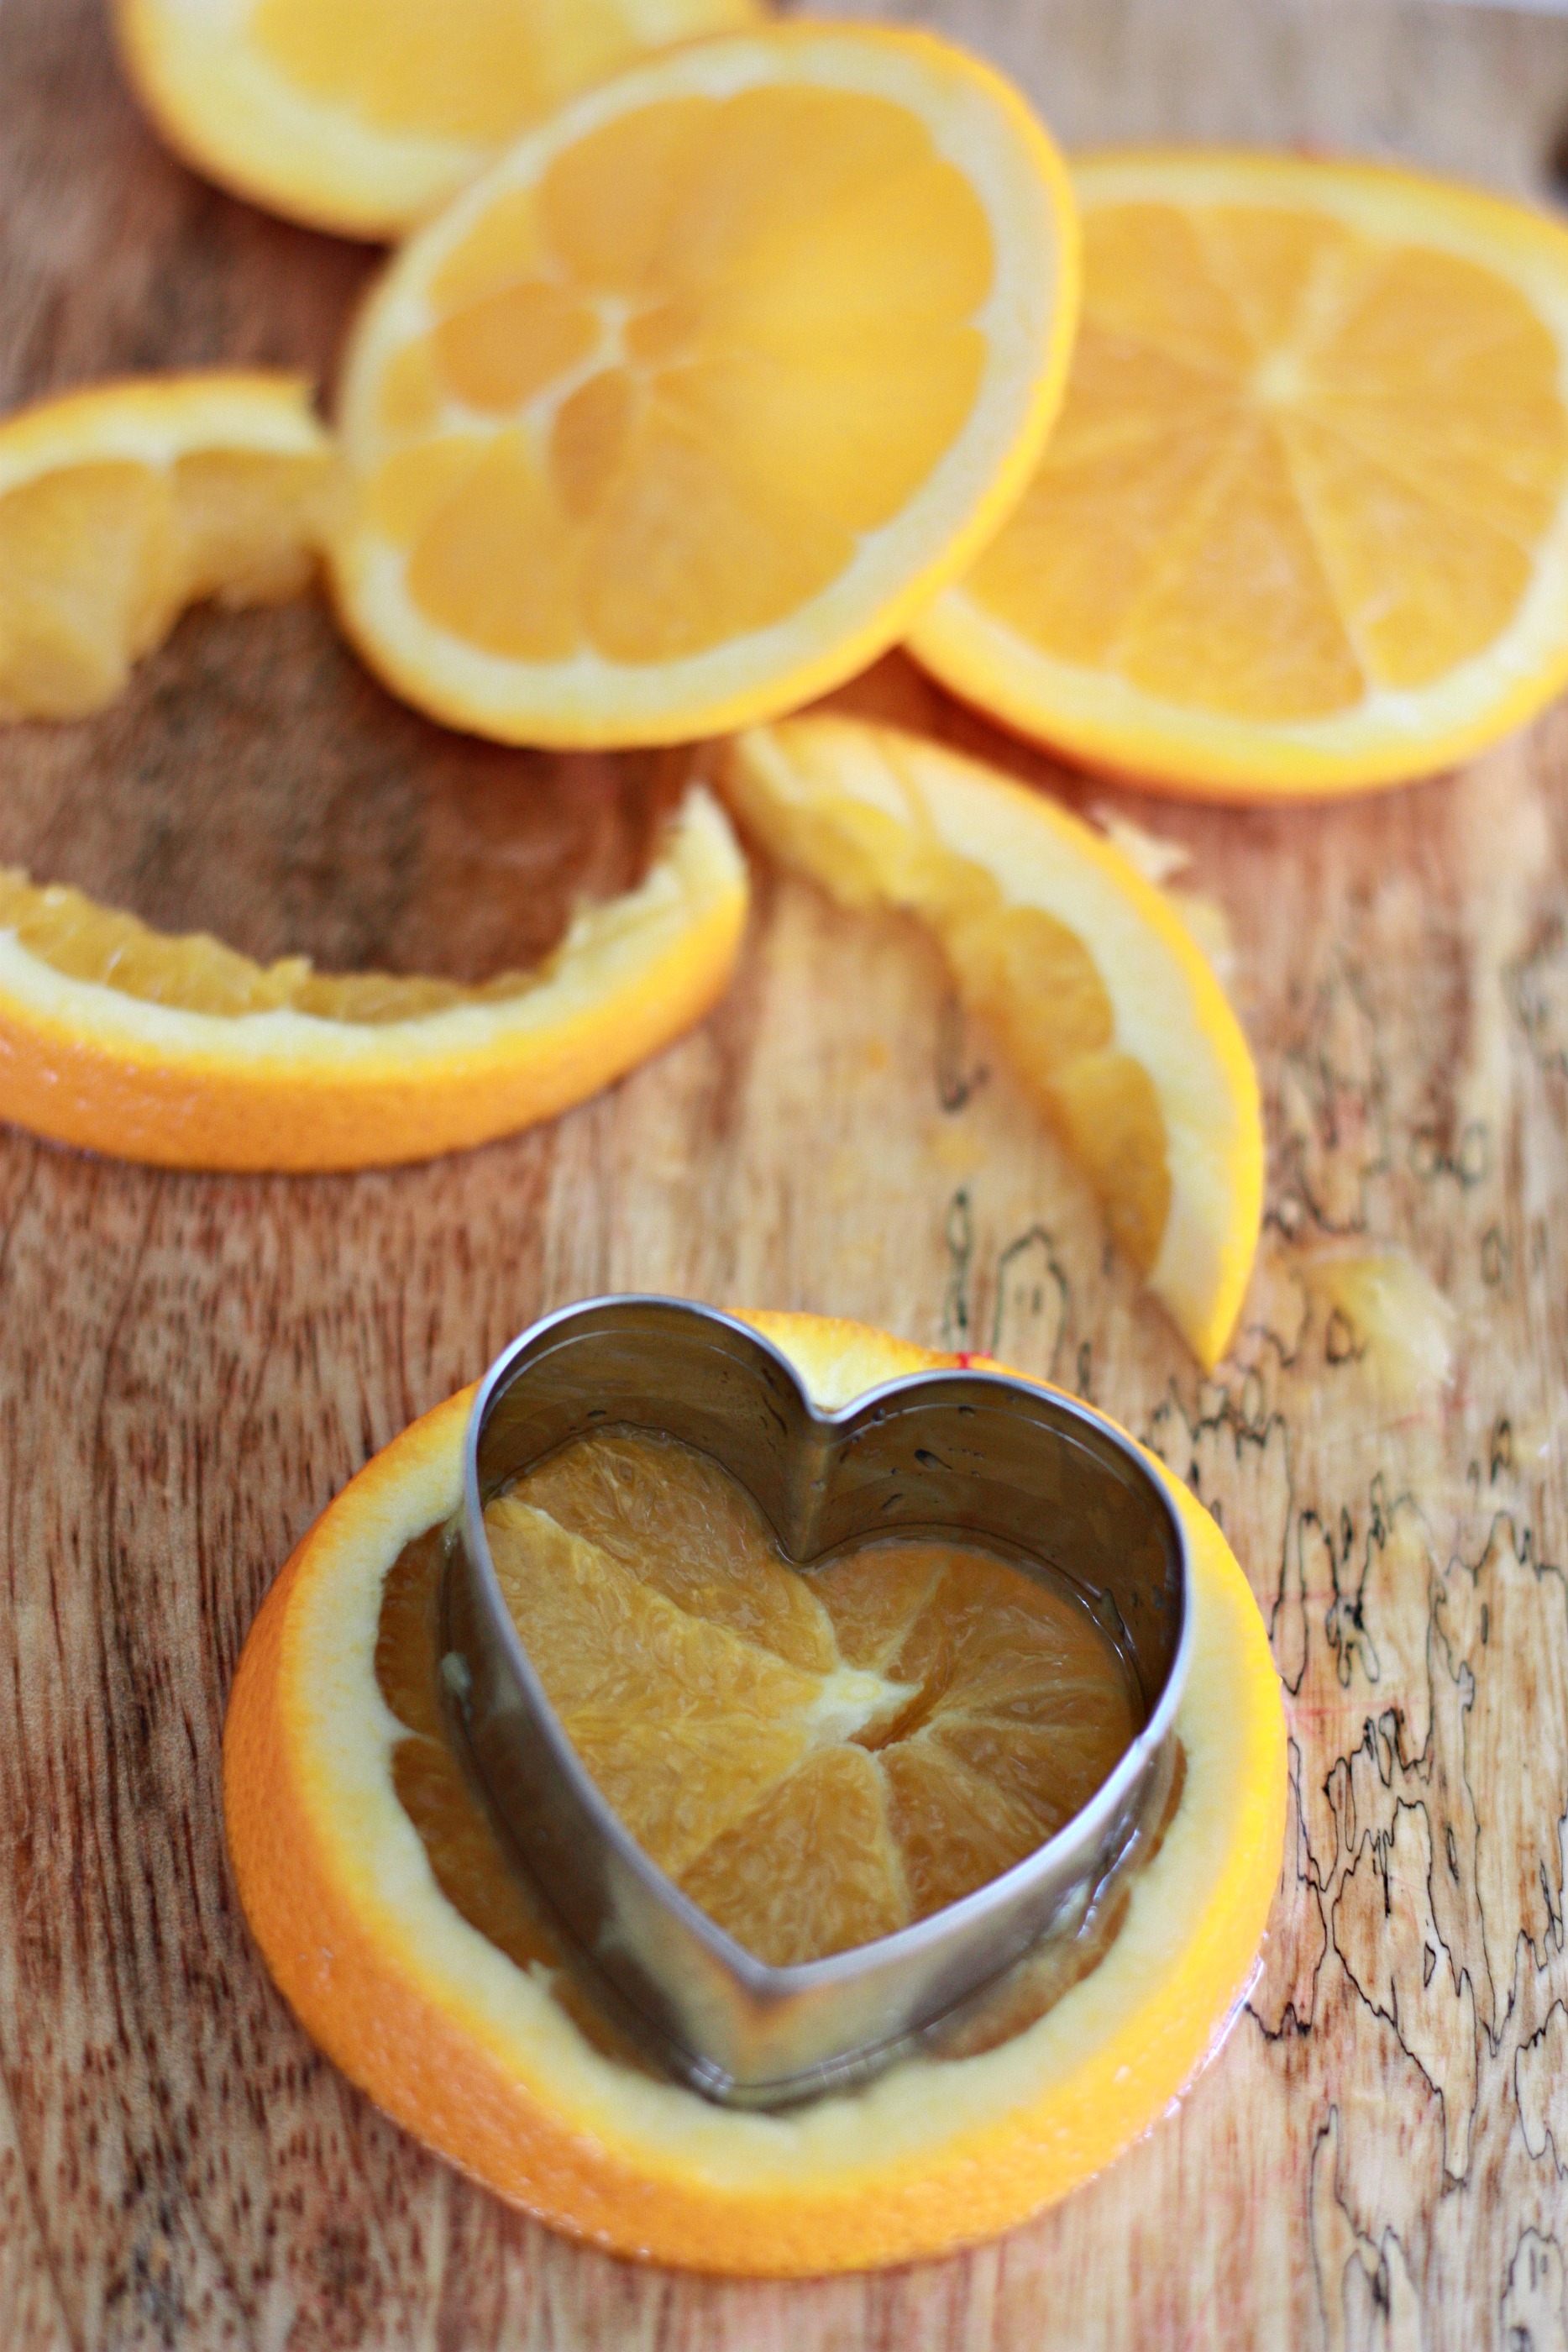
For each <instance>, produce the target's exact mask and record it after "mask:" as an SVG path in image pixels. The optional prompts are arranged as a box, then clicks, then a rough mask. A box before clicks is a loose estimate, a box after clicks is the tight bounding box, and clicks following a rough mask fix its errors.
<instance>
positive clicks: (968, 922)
mask: <svg viewBox="0 0 1568 2352" xmlns="http://www.w3.org/2000/svg"><path fill="white" fill-rule="evenodd" d="M725 784H726V790H727V793H728V794H729V797H730V799H731V800H732V802H733V803H734V804H735V806H736V808H737V810H738V811H739V813H740V814H741V815H742V816H743V817H744V818H745V819H746V821H747V824H750V825H751V826H753V827H754V828H755V830H756V831H757V832H758V834H759V835H760V836H761V838H762V840H763V841H764V842H765V843H766V844H767V845H768V848H769V849H771V850H772V851H773V852H774V854H775V855H776V856H779V857H780V858H782V859H783V861H784V862H785V864H786V865H789V866H794V867H796V868H797V869H798V870H799V871H800V872H802V873H805V874H808V875H810V877H811V878H812V879H813V880H814V881H816V882H818V883H820V884H821V886H822V887H823V888H824V889H826V890H828V891H830V892H831V894H832V896H833V897H834V898H837V899H838V901H839V903H840V904H841V906H847V907H865V906H881V907H894V908H902V909H904V910H905V911H906V912H908V913H910V914H913V915H915V916H916V917H917V918H918V919H920V920H921V921H922V922H924V923H925V924H926V925H928V926H929V928H930V929H932V930H933V931H934V932H935V934H936V938H937V940H939V942H940V943H941V946H942V949H943V951H944V953H945V955H946V959H947V961H948V963H949V965H950V967H951V969H952V971H953V975H954V978H955V980H956V982H957V985H958V988H959V991H960V992H961V994H962V995H963V997H964V1000H965V1002H966V1003H967V1004H969V1005H970V1006H971V1007H973V1009H974V1010H975V1011H976V1012H977V1013H979V1014H980V1015H981V1016H982V1017H983V1018H984V1019H986V1020H987V1021H988V1022H989V1024H991V1026H992V1027H993V1028H994V1029H995V1031H996V1032H997V1034H998V1037H999V1038H1000V1040H1001V1043H1002V1045H1004V1047H1005V1048H1006V1050H1007V1051H1008V1053H1009V1057H1010V1059H1011V1060H1012V1062H1013V1064H1014V1066H1015V1067H1016V1068H1017V1069H1018V1070H1019V1073H1020V1074H1021V1075H1022V1076H1023V1077H1024V1078H1025V1079H1026V1080H1027V1081H1028V1082H1029V1083H1030V1086H1031V1087H1033V1088H1034V1090H1035V1091H1036V1093H1037V1094H1038V1095H1039V1097H1040V1101H1041V1103H1042V1105H1043V1107H1044V1108H1045V1110H1046V1112H1047V1114H1048V1115H1049V1117H1050V1118H1051V1120H1052V1122H1053V1123H1054V1125H1055V1126H1056V1128H1057V1129H1058V1130H1059V1131H1060V1133H1061V1136H1062V1139H1063V1140H1064V1141H1065V1142H1066V1144H1067V1146H1068V1149H1069V1150H1071V1152H1072V1154H1073V1156H1074V1157H1075V1159H1076V1160H1078V1162H1079V1165H1080V1166H1081V1167H1082V1170H1083V1172H1084V1174H1085V1175H1086V1176H1087V1177H1088V1179H1089V1181H1090V1182H1091V1183H1092V1185H1093V1187H1094V1190H1095V1192H1096V1193H1097V1194H1098V1196H1099V1199H1100V1202H1101V1205H1102V1207H1103V1211H1104V1213H1105V1217H1106V1222H1107V1223H1108V1224H1109V1226H1110V1228H1111V1232H1112V1234H1113V1238H1114V1240H1115V1241H1116V1243H1117V1244H1118V1246H1119V1247H1121V1248H1122V1249H1124V1250H1125V1251H1126V1252H1127V1254H1128V1255H1129V1256H1130V1257H1131V1258H1132V1260H1133V1263H1134V1265H1136V1266H1137V1268H1138V1270H1139V1272H1140V1273H1141V1274H1142V1275H1143V1276H1145V1279H1146V1280H1147V1282H1148V1284H1149V1286H1150V1288H1151V1289H1152V1290H1153V1291H1154V1293H1155V1297H1157V1298H1158V1299H1159V1300H1160V1301H1161V1303H1162V1305H1163V1306H1164V1307H1166V1311H1167V1313H1168V1314H1169V1315H1170V1317H1171V1319H1172V1320H1173V1322H1174V1323H1175V1324H1176V1328H1178V1330H1179V1331H1180V1332H1181V1333H1182V1335H1183V1337H1184V1338H1185V1339H1186V1341H1187V1343H1188V1345H1189V1346H1190V1347H1191V1348H1192V1349H1193V1352H1194V1353H1195V1354H1196V1355H1197V1357H1198V1359H1199V1360H1200V1361H1201V1362H1202V1363H1204V1364H1205V1365H1212V1364H1214V1363H1215V1362H1217V1361H1218V1359H1219V1357H1220V1356H1221V1355H1222V1354H1223V1353H1224V1350H1225V1346H1226V1342H1227V1341H1228V1339H1229V1337H1230V1333H1231V1330H1232V1328H1233V1327H1234V1325H1235V1321H1236V1318H1237V1316H1238V1314H1239V1311H1240V1307H1241V1301H1242V1298H1243V1297H1244V1296H1245V1293H1246V1289H1247V1283H1248V1279H1249V1275H1250V1273H1251V1270H1252V1259H1253V1255H1254V1253H1255V1251H1256V1249H1257V1245H1258V1231H1259V1224H1260V1218H1261V1215H1262V1205H1263V1167H1264V1151H1263V1125H1262V1115H1261V1111H1260V1105H1259V1095H1258V1075H1257V1071H1256V1070H1255V1068H1254V1066H1253V1063H1252V1056H1251V1055H1250V1053H1249V1050H1248V1045H1247V1040H1246V1038H1245V1036H1244V1035H1243V1034H1242V1030H1241V1025H1240V1024H1239V1021H1238V1020H1237V1018H1236V1015H1235V1013H1233V1012H1232V1010H1231V1008H1230V1005H1229V1003H1228V1000H1227V998H1226V995H1225V992H1224V990H1223V989H1222V988H1221V987H1220V985H1219V982H1218V980H1217V979H1216V978H1215V975H1214V971H1213V969H1212V967H1211V966H1210V964H1209V963H1208V961H1207V958H1206V957H1205V955H1204V953H1203V951H1202V950H1201V949H1200V948H1199V947H1198V945H1197V941H1196V940H1194V938H1193V936H1192V933H1191V932H1190V931H1189V930H1188V929H1187V927H1186V923H1185V922H1184V921H1183V920H1182V919H1181V917H1180V916H1179V915H1178V914H1177V913H1176V909H1175V908H1174V907H1173V906H1172V904H1171V902H1170V900H1169V899H1168V898H1166V896H1165V894H1164V893H1163V892H1162V891H1160V890H1158V889H1156V888H1155V886H1154V885H1153V884H1152V883H1151V882H1149V881H1147V880H1145V877H1144V876H1143V875H1142V874H1141V873H1140V872H1139V871H1138V868H1137V867H1136V866H1134V864H1133V862H1132V860H1131V858H1130V857H1128V856H1126V854H1125V853H1124V851H1123V850H1121V849H1118V848H1117V847H1116V846H1115V845H1114V844H1113V843H1112V842H1110V841H1107V840H1106V839H1105V838H1104V837H1103V835H1100V834H1098V833H1096V832H1094V831H1093V830H1092V827H1090V826H1089V825H1086V824H1082V823H1081V822H1080V821H1079V819H1078V818H1076V817H1072V816H1070V815H1069V814H1067V812H1066V811H1065V810H1064V809H1062V808H1059V807H1058V806H1057V804H1056V803H1054V802H1053V801H1050V800H1047V799H1046V798H1045V797H1044V795H1043V794H1042V793H1036V792H1030V791H1029V790H1027V789H1026V788H1025V787H1024V786H1023V785H1021V784H1017V783H1014V782H1011V781H1010V780H1009V778H1007V777H1005V776H1002V775H999V774H998V773H997V772H996V771H995V770H994V769H990V768H987V767H983V766H981V765H980V763H979V762H978V761H974V760H966V759H961V758H959V757H958V756H957V754H956V753H955V752H952V751H945V750H943V749H942V747H941V746H940V745H938V744H936V743H933V742H928V741H925V740H923V739H922V738H920V737H918V736H915V735H905V734H903V733H901V732H899V731H898V730H895V729H893V728H887V727H871V726H867V725H865V724H864V723H863V722H862V721H861V720H858V719H839V718H835V717H831V716H825V715H824V716H818V717H814V718H807V719H787V720H784V721H783V722H781V723H780V724H779V725H777V726H774V727H768V728H755V729H752V730H748V731H747V733H745V734H743V735H740V736H739V737H737V739H736V741H735V743H734V745H733V747H732V748H731V750H730V752H729V754H728V757H727V764H726V767H725Z"/></svg>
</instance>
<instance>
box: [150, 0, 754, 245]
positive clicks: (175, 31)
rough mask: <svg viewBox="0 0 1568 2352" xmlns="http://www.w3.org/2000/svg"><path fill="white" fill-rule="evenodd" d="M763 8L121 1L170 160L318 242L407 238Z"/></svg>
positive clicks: (741, 2) (651, 1)
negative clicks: (465, 194) (499, 155)
mask: <svg viewBox="0 0 1568 2352" xmlns="http://www.w3.org/2000/svg"><path fill="white" fill-rule="evenodd" d="M759 14H760V10H759V7H758V5H757V0H527V5H524V0H442V5H440V6H435V7H433V6H432V5H429V0H115V9H114V16H115V26H116V29H117V31H118V34H119V37H120V54H121V56H122V58H124V61H125V68H126V71H127V72H128V74H129V75H130V77H131V82H132V83H133V85H134V86H135V89H136V90H137V93H138V95H139V96H140V97H141V100H142V102H143V104H144V105H145V106H146V108H147V110H148V112H149V113H150V114H151V115H152V119H153V121H155V122H156V123H157V125H158V127H159V129H160V130H161V131H162V133H163V135H164V137H165V138H166V139H167V140H168V142H169V143H170V145H171V146H172V148H174V149H175V151H176V152H178V153H179V154H181V155H183V157H184V158H185V160H186V162H187V163H192V164H193V165H194V166H195V168H196V170H197V171H199V172H204V173H206V174H207V176H208V177H209V178H210V179H214V180H216V181H217V182H218V183H219V184H220V185H221V186H223V187H225V188H233V189H234V190H235V193H236V194H239V195H242V196H249V197H250V198H252V200H253V201H254V202H255V203H256V204H259V205H267V208H268V209H269V210H270V211H272V212H277V213H283V214H285V215H287V217H288V218H289V219H291V220H299V221H304V222H306V223H307V224H308V226H311V227H313V228H329V229H337V230H339V231H340V232H341V233H342V234H343V235H345V236H366V237H382V236H386V237H391V236H400V235H401V234H402V232H403V231H404V230H405V229H408V228H412V227H413V224H414V223H415V222H416V221H419V220H423V218H424V217H425V216H426V215H428V214H429V213H432V212H434V210H435V208H436V207H437V206H438V205H443V204H444V203H445V202H446V200H447V198H448V197H450V196H454V195H455V194H456V193H457V191H458V189H459V188H461V187H463V186H464V185H465V184H466V182H468V181H469V180H472V179H473V178H474V177H475V176H476V173H479V172H480V171H482V170H483V169H484V167H485V165H486V163H488V162H490V160H491V159H492V158H493V156H494V155H495V154H496V152H497V150H498V149H499V148H501V147H503V146H504V145H505V144H506V143H507V141H508V140H509V139H513V138H515V137H516V136H517V132H518V131H521V130H522V129H523V128H524V126H525V125H526V124H528V123H529V122H533V121H537V120H538V117H539V116H541V115H544V114H548V113H549V110H550V109H551V108H552V107H554V106H558V105H559V104H560V103H561V101H562V100H565V99H568V98H571V97H574V96H575V95H576V93H577V92H578V91H579V90H580V89H587V88H588V86H589V85H590V83H591V82H596V81H601V80H602V79H604V78H605V76H606V75H609V74H612V73H617V72H619V71H620V69H621V68H622V67H623V66H627V65H630V64H632V61H633V60H634V59H636V58H639V57H641V56H643V54H644V53H645V52H646V51H648V50H650V49H658V48H663V47H665V46H666V45H667V44H668V43H670V42H673V41H684V40H689V39H691V38H693V37H695V36H698V35H702V34H706V33H723V32H729V31H732V30H734V29H736V28H737V27H738V26H745V25H749V24H752V23H755V22H756V20H757V18H758V15H759Z"/></svg>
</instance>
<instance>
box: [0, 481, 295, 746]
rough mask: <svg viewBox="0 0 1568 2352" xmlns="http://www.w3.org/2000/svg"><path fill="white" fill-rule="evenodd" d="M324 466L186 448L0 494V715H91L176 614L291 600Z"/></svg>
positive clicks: (30, 483)
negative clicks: (199, 606) (213, 605)
mask: <svg viewBox="0 0 1568 2352" xmlns="http://www.w3.org/2000/svg"><path fill="white" fill-rule="evenodd" d="M329 471H330V461H329V458H328V457H326V456H325V455H322V454H319V453H318V454H315V455H310V456H278V455H277V454H275V453H272V452H268V451H256V450H248V449H221V448H214V449H199V450H193V451H191V452H189V453H188V454H187V455H186V456H184V457H178V458H176V459H175V460H174V462H173V463H172V465H171V466H169V467H153V466H145V465H141V464H140V463H138V462H135V461H132V460H131V459H128V458H115V459H93V460H90V461H87V462H83V463H81V464H78V465H68V466H57V467H54V468H53V469H51V470H50V471H48V472H47V473H43V474H40V475H37V476H36V477H35V478H33V479H31V480H28V481H25V482H22V483H19V484H18V485H17V486H16V488H14V489H10V490H7V491H6V492H5V494H4V496H0V716H3V715H5V714H6V713H10V714H12V715H15V714H17V713H20V714H22V715H25V716H27V717H32V718H47V719H71V718H78V717H80V716H82V715H83V714H85V713H86V712H89V711H92V710H99V709H102V708H103V707H104V705H105V704H106V703H109V702H112V701H113V699H114V698H115V696H116V695H117V694H119V692H120V689H121V688H122V687H123V686H124V684H125V681H126V678H127V677H128V675H129V672H130V667H131V663H132V662H133V661H134V660H135V659H136V658H137V656H139V655H141V654H143V653H146V652H147V651H148V650H149V649H150V648H151V647H152V646H154V645H156V644H157V643H158V642H159V641H160V639H161V638H162V636H163V635H165V634H166V633H167V631H168V629H169V627H170V626H171V625H172V621H173V619H174V616H175V614H177V613H178V612H179V611H180V610H181V608H182V606H183V605H185V604H192V603H194V602H196V601H197V600H198V599H200V598H202V597H204V596H214V595H215V596H218V597H220V598H221V599H222V601H223V602H224V603H225V604H270V603H275V602H277V601H278V600H280V599H282V598H284V597H287V596H293V595H296V594H298V592H299V591H300V590H301V589H302V588H303V587H305V586H306V584H307V583H308V580H309V578H310V575H311V573H312V572H313V571H314V569H315V563H316V558H315V542H316V539H317V537H318V536H319V528H320V513H321V509H322V501H323V499H324V497H325V495H326V490H327V484H328V478H329Z"/></svg>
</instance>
